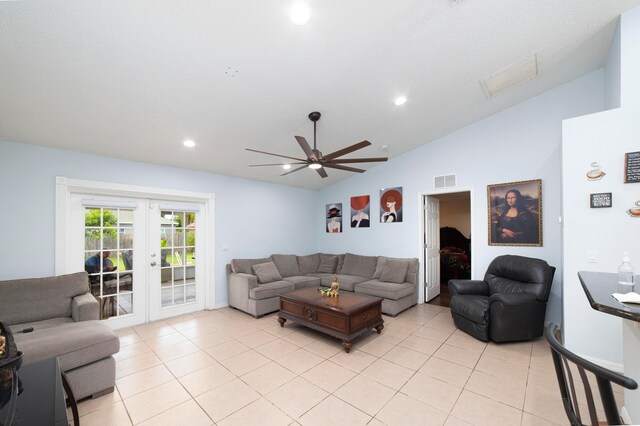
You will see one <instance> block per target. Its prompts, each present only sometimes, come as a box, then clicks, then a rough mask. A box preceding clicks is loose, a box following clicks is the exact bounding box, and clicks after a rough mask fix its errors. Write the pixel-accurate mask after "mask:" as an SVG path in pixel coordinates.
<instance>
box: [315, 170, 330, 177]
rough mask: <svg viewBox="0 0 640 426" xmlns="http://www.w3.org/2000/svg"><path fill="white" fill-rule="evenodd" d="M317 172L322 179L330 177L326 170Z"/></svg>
mask: <svg viewBox="0 0 640 426" xmlns="http://www.w3.org/2000/svg"><path fill="white" fill-rule="evenodd" d="M316 172H318V174H319V175H320V177H322V178H326V177H329V175H328V174H327V172H326V171H325V170H324V168H322V169H316Z"/></svg>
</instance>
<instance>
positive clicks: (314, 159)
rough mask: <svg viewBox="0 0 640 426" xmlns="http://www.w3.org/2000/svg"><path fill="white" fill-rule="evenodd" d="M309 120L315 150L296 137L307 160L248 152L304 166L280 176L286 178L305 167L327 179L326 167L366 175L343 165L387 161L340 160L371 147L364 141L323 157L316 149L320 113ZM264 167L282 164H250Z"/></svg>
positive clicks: (379, 158) (313, 114)
mask: <svg viewBox="0 0 640 426" xmlns="http://www.w3.org/2000/svg"><path fill="white" fill-rule="evenodd" d="M309 120H311V121H313V149H311V146H309V144H308V143H307V140H306V139H305V138H304V137H302V136H294V137H295V138H296V140H297V141H298V143H299V144H300V147H301V148H302V150H303V151H304V153H305V155H306V156H307V158H306V159H303V158H296V157H289V156H288V155H280V154H274V153H271V152H265V151H258V150H257V149H251V148H246V150H247V151H251V152H258V153H260V154H267V155H273V156H276V157H282V158H288V159H290V160H295V161H297V162H296V163H291V164H294V165H298V164H302V166H300V167H298V168H295V169H293V170H289V171H288V172H286V173H283V174H281V175H280V176H285V175H288V174H291V173H293V172H297V171H298V170H302V169H304V168H305V167H308V168H310V169H314V170H315V171H316V172H318V174H319V175H320V176H321V177H323V178H326V177H328V175H327V172H326V171H325V170H324V169H325V167H328V168H330V169H338V170H346V171H348V172H356V173H364V172H365V170H364V169H357V168H355V167H349V166H343V165H342V164H346V163H371V162H376V161H387V157H376V158H373V157H372V158H343V159H339V158H338V157H342V156H343V155H347V154H349V153H352V152H354V151H357V150H359V149H362V148H364V147H366V146H369V145H371V142H369V141H367V140H364V141H362V142H358V143H356V144H353V145H350V146H348V147H346V148H342V149H339V150H338V151H335V152H332V153H331V154H327V155H322V152H320V151H318V149H317V147H316V124H317V122H318V120H320V113H319V112H317V111H314V112H312V113H310V114H309ZM264 166H282V164H281V163H276V164H250V165H249V167H264Z"/></svg>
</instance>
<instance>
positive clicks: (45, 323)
mask: <svg viewBox="0 0 640 426" xmlns="http://www.w3.org/2000/svg"><path fill="white" fill-rule="evenodd" d="M70 322H74V321H73V318H70V317H60V318H51V319H48V320H42V321H31V322H22V323H20V324H14V325H12V326H10V327H9V328H10V329H11V331H12V332H13V333H14V334H15V333H16V332H17V331H22V330H24V329H25V328H30V327H33V330H34V331H36V330H45V329H47V328H51V327H58V326H60V325H62V324H67V323H70Z"/></svg>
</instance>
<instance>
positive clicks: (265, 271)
mask: <svg viewBox="0 0 640 426" xmlns="http://www.w3.org/2000/svg"><path fill="white" fill-rule="evenodd" d="M251 269H253V273H254V274H255V275H256V276H257V277H258V282H259V283H261V284H264V283H270V282H273V281H280V280H282V275H280V272H278V268H276V264H275V263H273V262H265V263H256V264H255V265H253V266H252V267H251Z"/></svg>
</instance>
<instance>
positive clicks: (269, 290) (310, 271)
mask: <svg viewBox="0 0 640 426" xmlns="http://www.w3.org/2000/svg"><path fill="white" fill-rule="evenodd" d="M334 274H336V275H337V277H338V281H339V283H340V291H353V292H356V293H360V294H367V295H370V296H377V297H381V298H382V299H383V301H382V312H383V313H384V314H386V315H391V316H396V315H398V314H399V313H400V312H402V311H404V310H405V309H407V308H410V307H411V306H413V305H415V304H416V303H417V301H418V259H416V258H392V257H384V256H360V255H357V254H352V253H346V254H325V253H315V254H310V255H307V256H296V255H294V254H273V255H271V256H270V257H267V258H261V259H233V260H231V264H229V265H227V286H228V291H229V306H231V307H233V308H236V309H239V310H241V311H244V312H247V313H249V314H251V315H253V316H255V317H259V316H262V315H265V314H268V313H271V312H275V311H277V310H279V308H280V306H279V297H278V296H279V295H280V294H282V293H286V292H288V291H292V290H297V289H300V288H306V287H320V286H325V287H329V286H330V285H331V280H332V278H333V275H334Z"/></svg>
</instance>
